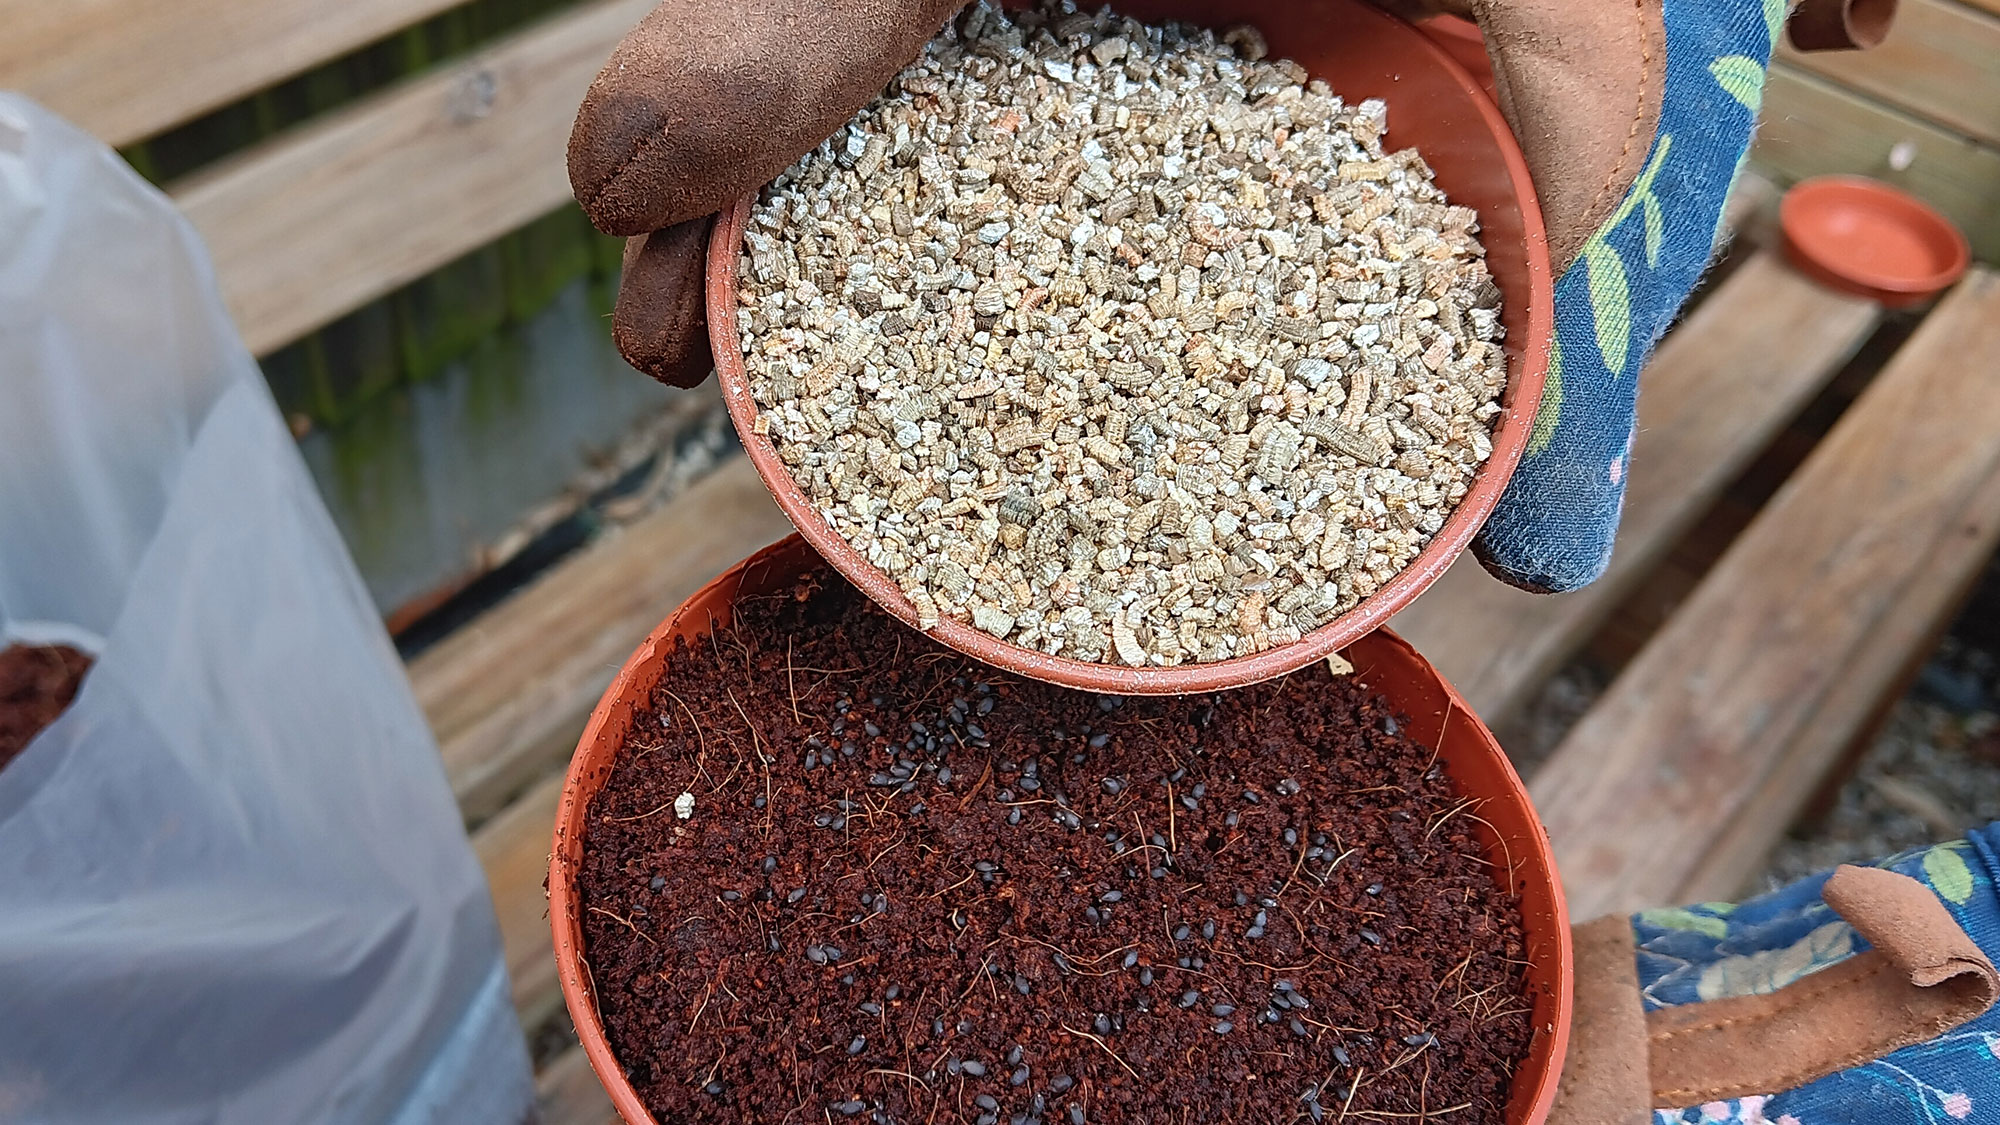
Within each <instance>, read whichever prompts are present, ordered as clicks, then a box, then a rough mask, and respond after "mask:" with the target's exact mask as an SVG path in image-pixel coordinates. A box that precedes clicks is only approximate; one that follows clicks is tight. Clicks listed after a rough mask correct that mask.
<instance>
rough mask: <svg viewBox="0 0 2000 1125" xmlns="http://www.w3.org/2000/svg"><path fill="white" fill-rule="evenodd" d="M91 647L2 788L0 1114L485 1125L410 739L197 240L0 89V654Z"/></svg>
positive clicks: (385, 655)
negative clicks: (90, 662)
mask: <svg viewBox="0 0 2000 1125" xmlns="http://www.w3.org/2000/svg"><path fill="white" fill-rule="evenodd" d="M10 639H24V640H29V641H47V640H51V639H66V640H71V641H79V642H81V643H82V646H83V647H85V648H88V649H89V650H91V651H93V652H95V653H96V654H97V658H98V659H97V663H96V665H95V666H94V667H93V668H92V669H91V671H90V673H89V675H88V676H87V677H86V678H85V680H84V682H83V687H82V690H81V692H80V693H79V694H78V696H77V699H76V701H75V703H74V704H72V705H71V707H70V709H69V710H68V711H67V712H65V713H64V714H63V716H62V717H61V718H60V719H58V720H57V721H56V722H55V723H54V724H53V725H52V726H50V727H49V728H48V729H47V730H45V731H44V732H43V733H42V734H41V736H40V737H38V738H37V739H36V740H35V741H34V742H32V743H31V744H30V745H29V746H28V748H27V749H26V750H25V751H24V752H23V753H22V754H21V756H20V757H19V758H17V759H16V760H15V761H14V762H13V764H12V765H11V766H9V767H8V768H6V769H5V770H0V1122H10V1123H11V1122H35V1123H42V1122H48V1123H64V1125H68V1123H71V1122H93V1123H95V1122H117V1123H120V1125H126V1123H132V1125H152V1123H168V1122H173V1123H180V1122H203V1123H218V1125H222V1123H237V1122H243V1123H255V1125H271V1123H275V1122H365V1123H369V1125H374V1123H377V1122H392V1123H418V1122H467V1123H478V1125H496V1123H497V1125H512V1123H514V1122H518V1121H521V1120H523V1119H524V1118H526V1117H527V1116H528V1114H529V1113H530V1110H531V1102H532V1083H531V1079H530V1075H529V1070H528V1064H527V1056H526V1051H525V1047H524V1044H523V1042H522V1037H521V1033H520V1029H519V1026H518V1025H517V1024H516V1022H515V1015H514V1010H513V1006H512V1004H511V1002H510V999H509V993H508V987H507V976H506V970H505V967H504V965H503V964H502V962H501V959H500V945H499V937H498V929H497V926H496V924H495V922H494V917H493V907H492V903H491V901H490V900H489V898H488V895H487V889H486V882H485V879H484V877H483V876H482V874H481V871H480V868H479V865H478V863H477V862H476V861H475V860H474V858H473V855H472V851H471V849H470V847H469V846H468V845H467V842H466V839H465V834H464V831H463V830H462V828H461V826H460V822H459V818H458V810H457V807H456V805H455V804H454V803H453V801H452V796H451V792H450V789H449V787H448V786H447V784H446V782H445V778H444V772H443V768H442V765H441V764H440V761H439V758H438V754H437V749H436V746H435V745H434V744H433V742H432V740H431V736H430V733H429V730H428V728H427V727H426V726H425V723H424V719H423V716H422V714H421V713H419V711H418V710H417V707H416V704H415V702H414V700H413V699H412V698H411V695H410V690H409V686H408V683H407V681H406V680H405V679H404V677H403V672H402V667H401V664H400V663H399V662H398V660H397V658H396V654H395V652H394V651H393V649H392V648H391V647H390V645H389V641H388V638H387V636H386V634H385V633H384V632H383V630H382V627H381V624H380V621H379V619H378V618H377V617H376V616H375V610H374V608H373V606H372V605H371V604H370V601H369V599H368V596H367V593H366V592H365V590H364V589H363V588H362V585H361V582H360V579H359V578H358V577H357V575H356V574H355V572H354V568H353V566H352V564H351V563H350V562H349V561H348V557H347V554H346V551H345V549H344V548H343V546H342V544H341V542H340V538H339V536H338V534H337V533H336V532H335V530H334V527H333V525H332V523H331V521H329V520H328V518H327V516H326V512H325V509H324V508H323V507H322V505H321V503H320V500H319V497H318V495H317V494H316V493H315V492H314V489H313V486H312V483H311V481H310V480H309V478H308V477H307V475H306V472H305V469H304V466H303V465H302V463H301V462H300V459H299V456H298V452H297V450H296V449H295V448H294V446H293V443H292V440H291V438H290V435H289V434H287V433H286V431H285V429H284V426H283V424H282V423H281V421H280V419H279V416H278V412H277V409H276V407H275V406H274V405H273V403H272V401H271V398H270V394H269V392H268V390H267V389H266V388H265V386H264V383H263V380H262V377H261V376H260V374H259V373H258V370H257V367H256V364H255V363H254V362H253V361H252V360H251V358H250V356H249V355H248V354H247V353H246V352H245V351H244V349H243V346H242V344H241V343H240V341H239V339H238V337H237V334H236V331H235V329H234V328H233V327H232V326H231V324H230V322H229V319H228V316H227V314H226V313H225V311H224V309H223V306H222V302H221V300H220V298H219V296H218V294H217V291H216V286H215V282H214V278H213V277H212V275H211V273H210V270H209V266H208V261H207V257H206V255H205V253H204V252H203V250H202V248H201V245H200V243H199V241H198V239H197V238H196V236H195V234H194V232H193V231H192V230H191V229H190V228H189V227H188V225H187V224H186V222H185V221H184V220H182V219H181V217H180V216H179V215H178V214H177V213H176V212H175V211H174V210H173V208H172V205H171V204H170V203H169V202H168V201H167V200H166V199H165V197H163V196H161V195H160V194H159V193H158V192H156V191H154V190H153V189H152V188H150V187H148V186H147V185H146V184H145V183H143V182H142V181H141V180H139V179H138V177H136V176H135V175H133V174H132V172H131V171H130V169H128V168H126V167H125V165H124V163H123V162H122V161H120V160H119V159H118V158H117V157H116V156H115V155H114V154H112V153H111V152H110V151H109V150H107V149H105V148H104V147H103V146H102V145H99V144H98V143H97V142H95V141H94V140H92V139H90V138H89V137H87V136H85V135H84V134H82V133H80V132H79V131H77V130H75V129H74V128H72V127H70V126H69V125H67V124H66V123H64V122H62V121H60V120H58V119H57V118H55V117H54V116H53V115H51V114H49V113H48V112H47V111H45V110H42V109H41V108H39V107H37V106H35V105H34V104H33V103H31V102H28V101H27V100H25V99H23V98H20V97H17V96H12V95H7V94H0V644H4V643H6V642H7V641H8V640H10Z"/></svg>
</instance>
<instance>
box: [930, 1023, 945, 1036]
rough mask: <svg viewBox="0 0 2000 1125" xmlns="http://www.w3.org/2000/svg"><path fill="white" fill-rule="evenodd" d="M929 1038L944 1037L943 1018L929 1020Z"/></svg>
mask: <svg viewBox="0 0 2000 1125" xmlns="http://www.w3.org/2000/svg"><path fill="white" fill-rule="evenodd" d="M931 1038H932V1039H943V1038H944V1021H943V1020H941V1019H939V1020H932V1021H931Z"/></svg>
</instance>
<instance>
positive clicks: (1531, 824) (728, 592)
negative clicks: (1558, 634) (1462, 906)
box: [548, 535, 1572, 1125]
mask: <svg viewBox="0 0 2000 1125" xmlns="http://www.w3.org/2000/svg"><path fill="white" fill-rule="evenodd" d="M818 562H819V559H818V557H817V556H816V555H815V554H814V552H813V550H812V548H811V547H810V546H808V545H807V544H806V543H805V542H804V541H803V540H802V539H800V538H799V537H798V536H796V535H793V536H790V537H787V538H786V539H784V540H783V541H781V542H779V543H777V544H774V545H772V546H770V547H767V548H765V549H764V550H762V551H759V552H757V553H756V554H754V555H752V556H750V557H749V558H747V559H745V560H744V561H742V562H740V563H738V564H737V565H736V566H734V567H732V568H731V569H730V570H729V571H727V572H726V573H724V574H723V575H722V576H721V577H719V578H717V579H715V581H713V582H710V583H709V584H708V585H707V586H704V587H702V589H701V590H699V591H698V592H696V593H695V595H694V596H693V597H690V598H689V599H688V600H687V601H685V602H683V603H681V606H680V608H679V609H677V610H675V611H674V612H673V614H672V615H671V616H669V617H668V618H667V619H666V620H665V621H664V622H662V623H661V624H660V626H659V628H657V629H655V630H653V633H652V635H651V636H649V637H647V638H646V640H645V642H644V643H643V644H641V645H640V646H639V648H638V649H637V651H635V652H633V654H632V657H631V659H629V660H627V661H626V662H625V666H624V668H622V669H620V670H619V672H618V676H617V678H616V679H614V680H613V681H612V682H611V686H610V687H609V688H607V689H605V692H604V696H603V698H602V699H600V700H599V701H598V704H597V709H596V710H595V711H594V712H592V713H591V716H590V722H589V724H588V725H587V726H586V727H585V728H584V731H583V737H582V739H581V740H580V741H579V742H578V743H577V748H576V756H575V757H574V758H572V759H571V760H570V766H569V775H568V778H567V779H566V780H565V782H564V784H563V793H562V803H561V805H560V807H559V808H558V810H557V813H556V829H555V840H554V844H553V847H552V849H551V856H550V860H549V882H548V887H549V924H550V927H551V929H552V930H553V932H554V939H555V956H556V965H557V970H558V972H559V974H560V976H561V980H562V992H563V1001H564V1002H565V1003H566V1004H567V1005H568V1006H569V1014H570V1019H571V1021H572V1022H573V1023H574V1024H575V1026H576V1033H577V1037H578V1038H579V1039H580V1040H581V1041H582V1043H583V1049H584V1053H585V1054H586V1055H587V1056H588V1058H589V1059H590V1065H591V1067H592V1068H593V1069H594V1070H596V1072H597V1076H598V1079H599V1080H600V1081H601V1082H603V1083H604V1088H605V1089H606V1090H607V1091H609V1092H610V1094H611V1101H612V1104H613V1105H614V1106H616V1107H617V1109H618V1112H619V1114H620V1115H621V1116H622V1117H623V1118H624V1120H625V1121H626V1122H628V1123H629V1125H657V1122H656V1121H655V1118H654V1117H653V1116H652V1114H651V1113H649V1112H648V1111H647V1109H646V1107H645V1105H644V1104H643V1103H641V1102H640V1100H639V1095H638V1093H637V1092H636V1091H634V1090H633V1088H632V1085H631V1083H629V1082H628V1081H626V1079H625V1072H624V1069H623V1068H622V1067H621V1066H620V1065H619V1063H618V1060H617V1058H616V1057H614V1056H613V1054H612V1050H611V1044H610V1042H609V1041H608V1040H607V1039H606V1038H605V1033H604V1024H603V1022H602V1021H601V1020H600V1019H599V1018H598V1012H597V1001H596V998H595V995H594V993H593V990H592V984H591V974H590V969H589V967H588V966H587V965H586V963H585V951H584V948H583V921H582V914H583V907H582V905H581V903H580V902H579V901H578V897H577V889H576V881H575V880H576V873H577V872H578V871H579V870H581V868H582V863H583V846H584V844H583V832H584V814H585V812H586V811H587V810H588V809H589V807H590V803H591V800H592V799H593V798H594V797H596V795H597V791H598V790H599V789H600V788H601V787H602V786H603V785H604V782H605V779H606V778H607V777H609V776H610V774H611V768H612V765H613V764H614V763H615V762H616V760H617V757H618V751H619V749H620V748H621V747H622V746H623V745H624V742H625V737H626V734H627V732H628V731H629V730H630V729H631V726H632V721H633V717H634V715H635V714H636V712H637V709H638V708H640V707H642V706H643V705H644V704H645V702H646V701H647V699H649V698H650V697H651V695H652V692H653V689H654V688H655V687H656V686H657V685H658V684H659V683H660V681H661V679H662V678H663V677H665V676H667V675H669V674H670V673H671V669H670V668H668V667H667V656H668V654H669V653H671V652H672V651H673V645H674V640H675V638H677V637H686V638H688V639H689V640H694V639H697V638H700V637H703V636H706V635H707V634H708V633H709V631H710V630H712V629H714V628H716V627H717V626H719V625H727V624H728V622H729V621H730V620H731V609H732V607H733V606H734V605H735V604H736V602H737V600H738V599H740V598H751V597H757V596H759V595H763V594H769V593H772V592H775V591H778V590H782V589H785V588H787V587H789V586H790V584H791V583H792V582H793V581H794V580H796V579H797V578H798V577H799V576H801V575H802V574H804V573H805V572H807V571H808V570H810V569H812V568H814V567H815V566H816V565H817V564H818ZM1344 651H1345V655H1346V658H1347V659H1348V660H1349V661H1350V662H1351V663H1352V664H1353V665H1354V669H1355V670H1354V673H1353V674H1354V675H1356V676H1358V677H1360V679H1361V682H1362V683H1364V684H1366V685H1367V686H1368V687H1369V688H1371V689H1373V690H1375V691H1377V692H1379V693H1381V694H1382V695H1383V696H1384V697H1386V698H1387V699H1388V701H1389V702H1390V703H1391V704H1392V705H1393V706H1394V707H1395V708H1396V709H1397V710H1399V711H1401V712H1403V713H1404V714H1407V715H1408V716H1409V717H1410V720H1411V724H1410V726H1409V728H1408V730H1409V731H1410V733H1411V735H1412V736H1413V737H1414V738H1415V739H1416V740H1417V741H1418V742H1420V743H1423V744H1424V745H1427V746H1433V747H1436V748H1437V752H1438V757H1439V760H1440V761H1442V762H1443V763H1444V767H1445V770H1446V772H1447V773H1448V774H1449V775H1450V776H1451V777H1452V778H1453V780H1454V781H1456V783H1457V784H1458V787H1459V789H1460V791H1461V793H1463V795H1464V796H1466V797H1470V798H1473V799H1474V800H1475V801H1476V802H1477V803H1478V808H1479V816H1480V820H1479V824H1480V825H1481V826H1482V827H1481V828H1480V830H1479V831H1480V836H1481V840H1482V844H1483V846H1484V848H1485V852H1486V858H1487V859H1488V860H1489V861H1490V862H1491V863H1492V864H1493V866H1494V869H1495V870H1496V871H1497V872H1503V873H1504V879H1505V885H1506V886H1507V887H1508V888H1509V889H1511V890H1513V891H1514V892H1515V893H1517V894H1518V895H1519V896H1520V901H1521V911H1522V926H1523V929H1524V930H1525V932H1526V935H1527V939H1528V954H1527V959H1528V981H1527V987H1528V995H1529V997H1530V999H1531V1002H1532V1004H1533V1019H1534V1026H1535V1037H1534V1040H1533V1042H1532V1044H1531V1045H1530V1047H1529V1053H1528V1057H1527V1059H1526V1060H1525V1061H1524V1062H1523V1063H1522V1065H1521V1066H1520V1068H1519V1069H1518V1070H1516V1072H1515V1074H1514V1085H1513V1093H1512V1095H1511V1098H1510V1100H1509V1103H1508V1107H1507V1122H1508V1125H1540V1123H1541V1122H1542V1121H1543V1120H1545V1119H1546V1118H1547V1116H1548V1112H1549V1106H1550V1104H1551V1103H1552V1102H1553V1101H1554V1099H1555V1091H1556V1080H1557V1077H1558V1074H1559V1072H1560V1070H1561V1067H1562V1059H1563V1053H1564V1050H1565V1048H1566V1047H1567V1045H1568V1042H1569V1031H1570V1018H1571V1005H1572V993H1571V988H1572V951H1571V945H1570V930H1569V917H1568V911H1567V909H1566V908H1565V907H1564V905H1563V895H1562V885H1561V883H1560V882H1559V881H1558V879H1557V877H1556V868H1555V856H1554V854H1553V853H1552V852H1551V850H1550V848H1549V839H1548V834H1547V832H1545V831H1544V830H1543V828H1542V825H1541V821H1540V820H1539V819H1538V818H1537V817H1536V815H1535V810H1534V807H1533V806H1532V805H1531V804H1530V803H1529V801H1528V793H1527V789H1526V788H1525V787H1524V786H1523V785H1522V784H1521V779H1520V777H1519V776H1518V775H1516V774H1515V772H1514V767H1513V766H1512V765H1510V764H1509V763H1508V761H1507V756H1506V755H1505V754H1504V753H1503V752H1502V751H1501V749H1500V745H1499V743H1498V742H1496V741H1495V740H1494V738H1493V734H1492V732H1491V731H1489V730H1487V729H1486V725H1485V724H1484V723H1482V722H1480V721H1479V718H1478V716H1476V715H1474V714H1473V713H1472V711H1471V710H1470V709H1468V708H1467V706H1466V704H1465V700H1464V699H1462V698H1460V696H1459V694H1458V693H1457V692H1456V691H1454V690H1453V689H1452V687H1451V685H1450V684H1448V683H1446V682H1445V680H1444V678H1443V677H1442V676H1440V675H1439V674H1438V672H1437V669H1435V668H1433V667H1432V666H1431V665H1430V663H1429V662H1428V661H1426V660H1425V659H1424V658H1423V657H1422V656H1420V655H1418V653H1417V651H1416V650H1415V649H1413V648H1411V647H1410V646H1409V644H1408V643H1406V642H1405V641H1404V640H1403V639H1402V638H1400V637H1398V636H1396V635H1395V634H1393V633H1391V632H1389V631H1388V630H1386V629H1381V630H1376V631H1373V632H1370V633H1368V634H1366V635H1364V636H1362V637H1360V638H1358V639H1356V640H1355V641H1354V642H1353V643H1352V644H1350V645H1348V646H1347V647H1346V649H1345V650H1344Z"/></svg>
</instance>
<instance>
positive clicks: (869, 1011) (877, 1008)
mask: <svg viewBox="0 0 2000 1125" xmlns="http://www.w3.org/2000/svg"><path fill="white" fill-rule="evenodd" d="M861 1014H862V1015H866V1016H879V1015H881V1014H882V1005H880V1004H877V1003H876V1002H875V1001H873V1000H867V1001H863V1002H862V1004H861Z"/></svg>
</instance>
